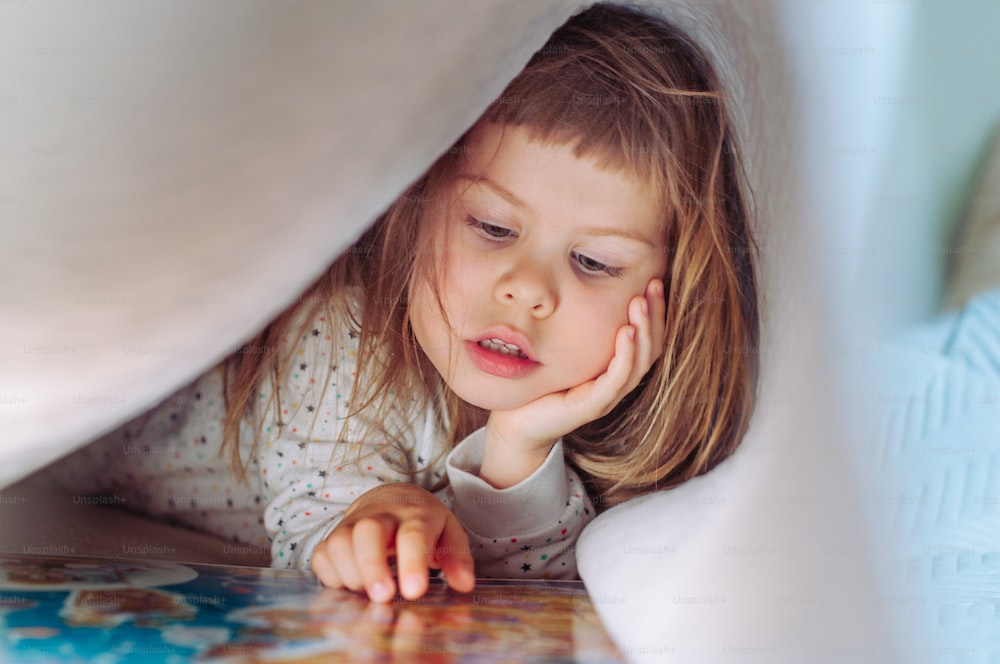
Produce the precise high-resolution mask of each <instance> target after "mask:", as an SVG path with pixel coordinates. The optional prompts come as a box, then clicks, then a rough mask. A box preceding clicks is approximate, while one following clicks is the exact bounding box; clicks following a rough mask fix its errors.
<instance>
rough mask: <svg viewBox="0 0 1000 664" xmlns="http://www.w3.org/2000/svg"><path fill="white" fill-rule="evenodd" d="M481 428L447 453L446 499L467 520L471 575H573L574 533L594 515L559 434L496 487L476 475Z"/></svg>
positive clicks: (483, 439) (482, 440) (482, 443)
mask: <svg viewBox="0 0 1000 664" xmlns="http://www.w3.org/2000/svg"><path fill="white" fill-rule="evenodd" d="M485 442H486V429H485V428H484V429H480V430H478V431H476V432H475V433H473V434H472V435H470V436H469V437H468V438H466V439H465V440H464V441H462V442H461V443H460V444H459V445H458V446H456V448H455V449H454V450H453V451H452V453H451V454H450V455H449V456H448V460H447V469H448V480H449V485H450V486H449V490H448V491H449V493H450V501H452V502H453V503H454V509H455V514H456V516H457V517H458V519H459V521H461V523H462V525H463V526H464V527H465V530H466V533H467V534H468V537H469V544H470V548H471V550H472V555H473V557H474V558H475V560H476V575H477V576H479V577H490V578H513V579H517V578H525V579H537V578H553V579H573V578H576V576H577V572H576V555H575V547H576V539H577V537H579V535H580V532H581V531H582V530H583V527H584V526H585V525H587V523H588V522H590V520H591V519H593V518H594V508H593V506H592V505H591V502H590V499H589V498H588V497H587V494H586V491H584V488H583V484H582V482H581V481H580V478H579V477H578V476H577V474H576V472H574V471H573V470H572V469H571V468H569V467H568V466H567V465H566V462H565V459H564V457H563V447H562V441H561V440H560V441H556V443H555V444H554V445H552V446H551V448H550V449H549V450H548V452H547V454H546V455H545V456H544V458H543V459H542V462H541V463H540V464H539V466H538V467H537V468H535V469H533V470H532V471H531V472H530V474H528V476H527V477H525V478H523V479H520V480H519V481H517V482H516V483H515V484H512V485H510V486H505V487H496V486H494V485H493V484H492V483H491V482H488V481H486V480H485V479H483V478H482V477H481V476H480V471H481V465H482V461H483V456H484V447H485Z"/></svg>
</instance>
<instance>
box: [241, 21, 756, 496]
mask: <svg viewBox="0 0 1000 664" xmlns="http://www.w3.org/2000/svg"><path fill="white" fill-rule="evenodd" d="M724 101H725V100H724V94H723V91H722V89H721V86H720V83H719V80H718V77H717V75H716V73H715V71H714V69H713V67H712V65H711V63H710V61H709V59H708V57H707V56H706V54H705V53H704V52H703V51H702V50H701V49H700V48H699V47H698V46H697V45H696V44H694V43H693V42H692V41H691V39H690V38H689V37H688V36H687V35H685V34H684V33H683V32H681V31H680V30H679V29H678V28H676V27H675V26H673V25H671V24H670V23H668V22H666V21H664V20H663V19H661V18H658V17H655V16H652V15H649V14H646V13H643V12H641V11H638V10H635V9H631V8H628V7H624V6H621V5H595V6H592V7H590V8H587V9H585V10H584V11H582V12H580V13H578V14H576V15H575V16H573V17H571V18H570V19H569V21H567V22H566V24H564V25H563V26H562V27H560V28H559V29H558V30H556V31H555V33H553V35H552V37H551V38H550V39H549V41H548V42H547V43H546V44H545V46H544V47H543V48H542V49H540V50H539V51H538V52H537V53H536V54H535V55H534V56H533V57H532V59H531V61H530V62H529V63H528V64H527V65H526V66H525V68H524V70H523V71H522V72H521V73H520V74H519V75H518V76H517V77H516V78H515V79H514V80H513V81H511V83H510V84H509V85H508V86H507V88H506V89H505V90H504V92H503V93H502V94H501V95H500V97H498V98H497V100H496V101H494V102H493V103H492V104H491V105H490V106H489V107H488V108H487V109H486V111H485V112H484V113H483V115H482V117H481V118H480V119H479V121H478V122H477V126H478V125H479V124H481V123H496V124H498V125H500V126H525V127H527V128H528V129H529V131H530V132H531V134H532V137H533V138H535V139H538V140H542V141H546V142H553V143H561V144H573V145H574V146H575V153H576V155H577V156H578V157H589V158H592V159H596V160H597V162H598V164H599V165H601V166H602V167H606V168H611V169H616V170H620V171H623V172H625V173H627V174H629V175H630V176H633V177H636V178H639V179H640V180H642V181H644V182H648V183H649V185H650V187H651V188H652V189H653V190H654V191H656V192H657V193H658V200H659V205H660V207H661V209H662V215H663V222H664V228H665V229H666V230H665V237H664V238H663V246H664V247H665V248H666V250H667V251H669V252H670V256H669V258H670V260H669V261H668V266H667V269H666V273H665V274H664V275H662V277H663V280H664V284H665V291H666V298H667V313H666V338H665V352H664V355H663V357H662V358H661V359H660V360H658V361H657V362H656V363H655V364H654V365H653V367H652V368H651V369H650V370H649V372H648V373H647V374H646V376H645V377H644V378H643V379H642V381H641V383H640V385H639V386H638V387H637V388H636V389H635V390H634V391H633V392H631V393H630V394H628V395H627V396H626V397H625V398H624V399H622V401H621V402H620V403H619V404H618V406H617V407H616V408H615V409H614V410H613V411H612V412H611V413H609V414H608V415H606V416H605V417H603V418H601V419H599V420H596V421H594V422H591V423H589V424H586V425H585V426H582V427H580V428H579V429H577V430H576V431H573V432H572V433H570V434H568V435H566V436H564V443H565V451H566V457H567V460H568V462H569V463H570V464H571V465H573V466H574V467H575V468H576V469H577V470H578V472H579V473H580V475H581V477H582V478H583V479H584V482H585V483H586V484H587V487H588V490H589V491H590V492H591V495H592V497H593V498H594V501H595V504H596V505H598V507H602V506H607V505H610V504H613V503H615V502H618V501H620V500H624V499H627V498H629V497H632V496H635V495H639V494H643V493H647V492H650V491H654V490H657V489H664V488H668V487H672V486H675V485H677V484H680V483H682V482H684V481H686V480H688V479H690V478H691V477H694V476H696V475H699V474H701V473H704V472H706V471H708V470H709V469H711V468H712V467H714V466H715V465H716V464H718V463H719V462H720V461H722V460H723V459H725V458H726V457H728V456H729V455H730V454H731V453H732V452H733V451H734V450H735V448H736V447H737V445H738V444H739V442H740V440H741V439H742V437H743V435H744V433H745V432H746V429H747V427H748V424H749V420H750V415H751V412H752V410H753V405H754V401H755V395H756V385H757V373H758V362H757V358H758V353H757V348H758V343H759V334H760V332H759V327H760V326H759V317H758V295H757V278H756V274H755V262H756V253H757V250H756V245H755V242H754V240H753V233H752V229H751V215H750V211H749V205H748V198H747V196H748V192H747V189H746V185H745V179H744V175H743V171H742V166H741V164H740V162H739V159H738V151H737V150H736V141H735V136H734V130H733V126H732V121H731V118H730V117H729V116H728V114H727V112H726V109H725V103H724ZM471 131H472V130H471V129H470V131H469V132H466V134H465V135H464V136H463V137H462V138H460V139H459V140H458V141H457V142H456V144H455V145H454V146H453V147H452V149H450V150H448V151H447V152H445V153H444V154H443V155H442V156H441V157H440V158H439V159H438V160H437V161H436V162H435V163H434V164H433V165H432V166H431V167H430V169H428V171H427V172H426V173H425V174H424V176H423V177H421V178H420V179H419V180H417V181H416V182H415V183H414V184H412V185H411V186H410V187H409V188H408V189H407V190H406V191H405V192H404V193H403V194H402V195H401V196H400V197H399V198H398V199H397V200H396V201H395V202H394V203H393V204H392V205H390V206H389V207H388V209H387V210H386V211H385V212H384V213H383V214H382V215H381V216H380V217H379V218H378V219H377V220H376V221H375V223H374V224H373V226H372V227H371V228H370V229H369V230H368V231H367V232H366V233H365V234H364V235H363V236H362V237H361V238H360V239H359V240H358V242H357V243H355V245H354V246H353V247H352V248H351V249H350V250H348V251H347V252H345V253H344V254H343V255H342V256H341V257H340V258H338V259H337V261H336V262H334V263H333V265H332V266H331V267H330V268H329V269H328V270H327V272H326V273H325V274H324V275H323V277H322V278H321V279H320V280H319V281H318V282H317V283H316V284H315V285H314V286H313V287H312V288H311V289H310V290H309V291H308V297H307V298H306V300H305V302H304V303H299V304H297V305H296V306H294V307H292V308H290V309H289V310H287V311H286V312H285V313H283V314H282V315H281V316H279V317H278V318H277V319H275V320H274V321H273V322H272V323H271V324H270V325H269V326H268V327H267V328H265V329H264V330H263V331H262V332H261V333H260V335H258V336H257V337H256V338H254V339H253V340H251V341H250V342H249V343H248V345H256V346H258V347H260V346H263V347H265V348H275V347H277V346H278V342H279V341H280V339H282V338H283V337H284V336H285V335H287V334H289V332H290V331H291V330H290V328H291V327H292V323H293V321H294V320H295V319H296V317H297V316H302V315H303V314H304V319H305V320H308V319H309V317H310V316H312V315H315V314H317V313H319V312H320V311H323V310H325V311H326V312H327V314H328V315H329V316H331V318H330V320H344V321H347V325H348V327H349V329H350V330H351V331H352V332H353V333H355V334H357V335H358V343H359V353H358V379H357V381H356V387H355V389H356V392H355V396H354V397H353V398H352V415H354V414H356V413H358V412H361V411H362V410H364V409H369V408H371V409H374V411H373V412H374V416H373V417H371V418H367V419H368V420H369V421H372V420H374V421H379V420H381V419H383V418H381V417H380V413H383V412H387V409H390V408H393V407H396V406H398V407H402V406H405V405H406V404H403V403H401V401H406V402H409V397H410V395H413V394H418V395H421V396H422V397H423V399H422V400H421V401H420V404H419V406H420V407H427V406H430V407H431V408H433V409H434V410H435V412H436V413H437V415H438V420H439V422H440V423H441V425H442V428H445V429H446V430H447V434H446V436H447V439H446V443H447V445H446V446H445V447H446V449H450V448H451V447H452V446H454V444H455V443H457V442H458V441H459V440H461V438H463V437H464V436H465V435H468V434H469V433H471V431H472V429H473V428H474V426H475V422H476V421H477V419H478V418H479V417H481V416H482V412H481V411H479V412H477V411H476V409H474V408H471V407H470V406H469V405H468V404H464V403H462V402H461V401H460V400H459V399H458V397H457V396H455V395H454V394H453V393H452V392H451V391H450V390H448V388H447V385H445V384H444V382H443V380H442V379H441V378H440V376H439V375H438V374H437V373H436V371H435V370H434V369H433V367H432V366H431V364H430V361H429V360H428V359H427V357H426V356H425V355H424V354H423V352H422V351H421V350H420V348H419V346H418V345H417V343H416V340H415V338H414V335H413V332H412V330H411V327H410V321H409V314H408V302H407V293H408V286H409V285H410V283H411V281H412V280H413V279H414V278H415V277H419V276H420V275H426V274H430V270H431V265H430V264H429V261H430V260H431V259H429V258H428V256H429V255H430V253H431V252H427V251H423V250H422V249H421V246H422V242H421V240H422V237H423V236H422V234H421V232H420V231H421V221H422V219H423V217H424V215H425V214H427V212H428V210H429V209H430V208H431V207H433V203H434V201H436V200H437V199H438V197H440V196H441V194H442V192H443V191H445V189H446V187H447V186H448V184H449V183H450V182H451V179H452V178H453V176H454V174H455V173H456V172H457V169H458V167H459V166H460V160H461V159H462V158H463V155H464V154H465V149H463V146H464V143H465V141H466V140H467V138H468V136H469V135H470V133H471ZM431 282H433V280H431ZM357 286H362V287H361V288H355V287H357ZM349 291H350V293H351V295H349V293H348V292H349ZM354 295H356V296H357V297H358V299H359V304H360V307H359V309H360V311H361V312H363V313H362V314H361V315H360V316H359V315H356V314H355V313H354V311H353V310H352V309H351V307H350V306H349V304H348V302H349V300H350V298H351V297H352V296H354ZM276 355H277V354H276V353H269V354H259V353H256V354H254V353H236V354H234V355H233V356H232V357H231V358H230V359H229V360H228V361H227V365H226V369H227V385H228V390H227V395H226V396H227V400H228V403H229V406H230V410H229V417H228V420H227V423H226V428H225V440H226V444H227V445H229V446H230V448H231V451H232V454H233V458H234V463H237V464H238V462H239V451H238V437H239V429H240V424H241V420H242V418H243V416H244V414H245V413H246V412H248V410H249V409H250V408H252V407H254V406H255V399H254V398H253V397H254V396H255V395H256V393H257V389H258V386H259V384H260V382H261V380H262V378H263V377H264V376H265V374H266V373H267V372H269V371H270V372H273V375H274V377H275V378H277V376H278V374H279V371H280V368H279V367H278V366H277V359H276ZM274 384H275V385H277V384H278V381H277V380H275V381H274ZM431 395H442V397H441V398H440V399H436V398H432V396H431Z"/></svg>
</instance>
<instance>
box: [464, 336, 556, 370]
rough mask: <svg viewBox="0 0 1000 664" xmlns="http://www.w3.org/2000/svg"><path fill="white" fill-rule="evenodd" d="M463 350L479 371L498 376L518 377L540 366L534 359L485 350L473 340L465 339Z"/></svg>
mask: <svg viewBox="0 0 1000 664" xmlns="http://www.w3.org/2000/svg"><path fill="white" fill-rule="evenodd" d="M487 338H490V337H487ZM511 343H514V342H511ZM465 350H466V352H467V353H468V354H469V357H470V358H471V359H472V363H473V364H475V365H476V366H477V367H478V368H479V369H480V370H481V371H484V372H486V373H488V374H490V375H491V376H498V377H500V378H520V377H522V376H525V375H527V374H529V373H531V372H532V371H534V370H535V369H537V368H538V367H540V366H542V365H541V364H539V363H538V362H535V361H534V360H526V359H523V358H520V357H517V356H516V355H502V354H500V353H497V352H495V351H492V350H487V349H486V348H483V347H482V346H480V345H479V344H478V343H477V342H475V341H466V342H465ZM526 354H527V353H526Z"/></svg>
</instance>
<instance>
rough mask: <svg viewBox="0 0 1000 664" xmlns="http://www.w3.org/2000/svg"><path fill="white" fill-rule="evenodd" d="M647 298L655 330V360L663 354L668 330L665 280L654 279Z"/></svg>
mask: <svg viewBox="0 0 1000 664" xmlns="http://www.w3.org/2000/svg"><path fill="white" fill-rule="evenodd" d="M646 299H647V300H648V301H649V320H650V324H651V325H652V330H653V335H652V336H653V358H654V359H653V361H654V362H655V361H656V360H657V359H659V357H660V356H661V355H663V351H664V348H663V342H664V337H665V330H666V319H667V301H666V294H665V289H664V286H663V282H662V281H661V280H660V279H652V280H651V281H650V282H649V286H648V287H647V288H646Z"/></svg>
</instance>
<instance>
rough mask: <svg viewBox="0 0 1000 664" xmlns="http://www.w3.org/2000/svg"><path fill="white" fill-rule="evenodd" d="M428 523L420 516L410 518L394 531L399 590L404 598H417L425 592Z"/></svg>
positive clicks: (427, 564) (428, 566)
mask: <svg viewBox="0 0 1000 664" xmlns="http://www.w3.org/2000/svg"><path fill="white" fill-rule="evenodd" d="M429 530H430V528H429V524H428V523H427V521H426V520H424V519H422V518H410V519H407V520H406V521H404V522H403V523H402V524H400V526H399V531H398V532H397V533H396V568H397V570H398V572H399V590H400V593H401V594H402V595H403V597H405V598H406V599H417V598H418V597H420V596H422V595H423V594H424V593H425V592H427V576H428V570H429V569H430V563H431V561H430V551H431V542H432V541H433V540H432V537H431V534H430V532H429Z"/></svg>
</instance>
